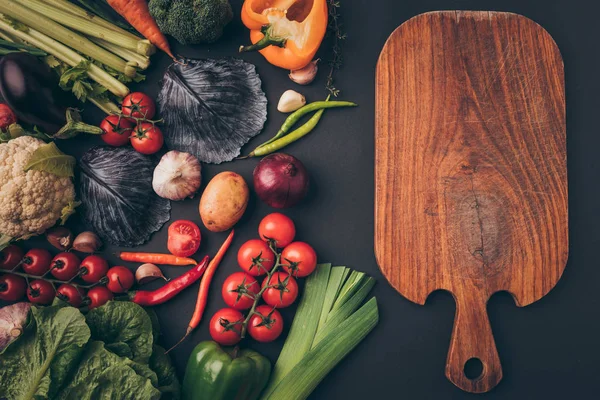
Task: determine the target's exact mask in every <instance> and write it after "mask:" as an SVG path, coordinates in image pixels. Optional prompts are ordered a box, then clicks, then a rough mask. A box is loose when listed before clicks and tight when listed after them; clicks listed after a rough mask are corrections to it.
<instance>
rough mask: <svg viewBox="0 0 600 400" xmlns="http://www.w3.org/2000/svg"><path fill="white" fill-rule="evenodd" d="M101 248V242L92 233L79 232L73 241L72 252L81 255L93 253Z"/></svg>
mask: <svg viewBox="0 0 600 400" xmlns="http://www.w3.org/2000/svg"><path fill="white" fill-rule="evenodd" d="M101 247H102V241H101V240H100V238H99V237H98V235H96V234H95V233H94V232H90V231H86V232H81V233H80V234H79V235H77V237H76V238H75V240H74V241H73V250H77V251H80V252H82V253H95V252H97V251H98V250H100V248H101Z"/></svg>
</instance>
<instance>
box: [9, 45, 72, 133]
mask: <svg viewBox="0 0 600 400" xmlns="http://www.w3.org/2000/svg"><path fill="white" fill-rule="evenodd" d="M0 94H1V95H2V97H3V98H4V102H5V103H7V104H8V106H9V107H10V108H11V109H12V110H13V111H14V112H15V114H16V115H17V117H18V119H19V121H21V122H24V123H26V124H30V125H32V126H37V127H38V128H40V129H41V130H43V131H44V132H46V133H48V134H54V133H55V132H57V131H58V130H59V129H60V128H61V127H62V126H64V125H65V123H66V117H65V115H66V111H67V108H68V107H69V103H71V102H72V98H71V99H69V97H70V95H69V93H67V92H64V91H63V90H62V89H60V87H59V86H58V76H57V75H56V73H54V72H53V71H52V70H51V69H50V67H48V65H46V64H45V63H44V62H43V61H41V60H40V59H39V58H37V57H35V56H32V55H31V54H27V53H10V54H7V55H5V56H3V57H2V59H0Z"/></svg>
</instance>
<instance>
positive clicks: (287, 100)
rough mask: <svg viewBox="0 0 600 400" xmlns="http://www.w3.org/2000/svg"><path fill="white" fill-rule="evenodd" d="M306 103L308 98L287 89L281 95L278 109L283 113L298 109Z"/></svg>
mask: <svg viewBox="0 0 600 400" xmlns="http://www.w3.org/2000/svg"><path fill="white" fill-rule="evenodd" d="M305 104H306V98H304V96H302V95H301V94H300V93H298V92H296V91H294V90H286V91H285V92H283V94H282V95H281V98H280V99H279V103H278V104H277V110H278V111H279V112H282V113H288V112H292V111H296V110H297V109H299V108H300V107H302V106H303V105H305Z"/></svg>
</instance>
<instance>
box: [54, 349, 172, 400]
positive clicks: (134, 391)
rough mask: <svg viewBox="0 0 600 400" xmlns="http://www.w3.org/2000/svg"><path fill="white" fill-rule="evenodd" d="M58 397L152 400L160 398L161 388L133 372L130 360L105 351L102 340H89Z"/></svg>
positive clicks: (92, 399)
mask: <svg viewBox="0 0 600 400" xmlns="http://www.w3.org/2000/svg"><path fill="white" fill-rule="evenodd" d="M57 398H58V399H78V400H88V399H89V400H95V399H131V400H134V399H140V400H142V399H143V400H154V399H159V398H160V391H159V390H158V389H156V388H155V387H153V386H152V383H151V381H150V380H149V379H148V378H146V377H144V376H141V375H139V374H138V373H137V372H136V370H135V369H134V368H133V367H132V361H131V360H129V359H127V358H123V357H119V356H117V355H116V354H114V353H112V352H111V351H108V350H107V349H106V348H105V347H104V344H103V343H102V342H98V341H92V342H90V344H89V345H88V346H87V348H86V351H85V353H84V355H83V357H82V359H81V363H80V364H79V367H78V368H77V371H76V373H75V374H74V376H73V378H72V379H71V380H70V382H69V383H68V385H67V386H66V387H65V388H64V389H63V390H62V391H61V392H60V393H59V394H58V396H57Z"/></svg>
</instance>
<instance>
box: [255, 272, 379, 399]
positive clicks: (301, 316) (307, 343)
mask: <svg viewBox="0 0 600 400" xmlns="http://www.w3.org/2000/svg"><path fill="white" fill-rule="evenodd" d="M374 284H375V281H374V280H373V278H371V277H369V276H367V275H365V274H364V273H362V272H357V271H352V270H350V269H349V268H346V267H331V264H321V265H318V266H317V269H316V270H315V272H313V274H312V275H311V276H310V277H309V278H308V279H307V280H306V287H305V290H304V295H303V296H302V299H301V301H300V304H299V305H298V310H297V312H296V316H295V318H294V322H293V323H292V327H291V329H290V333H289V334H288V337H287V339H286V341H285V344H284V346H283V349H282V351H281V354H280V355H279V359H278V360H277V363H276V364H275V367H274V369H273V373H272V375H271V380H270V382H269V385H268V386H267V388H266V389H265V391H264V393H263V396H262V397H261V399H262V400H267V399H268V400H301V399H306V398H307V397H308V396H309V395H310V393H312V391H313V390H314V389H315V387H317V385H318V384H319V382H321V381H322V380H323V378H325V376H326V375H327V374H328V373H329V371H331V370H332V369H333V367H335V366H336V365H337V363H339V362H340V361H341V360H342V359H343V358H344V357H345V356H346V355H347V354H348V353H350V352H351V351H352V350H353V349H354V348H355V347H356V346H357V345H358V343H360V341H361V340H362V339H364V337H365V336H366V335H367V334H368V333H369V332H371V330H372V329H373V328H374V327H375V325H377V322H378V320H379V312H378V310H377V301H376V300H375V298H371V299H370V300H369V301H367V302H366V303H365V304H364V305H363V306H362V307H361V304H362V303H363V302H364V300H365V298H366V297H367V295H368V294H369V292H370V290H371V289H372V288H373V285H374Z"/></svg>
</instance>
